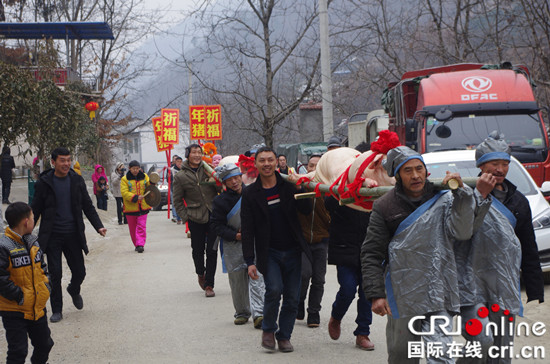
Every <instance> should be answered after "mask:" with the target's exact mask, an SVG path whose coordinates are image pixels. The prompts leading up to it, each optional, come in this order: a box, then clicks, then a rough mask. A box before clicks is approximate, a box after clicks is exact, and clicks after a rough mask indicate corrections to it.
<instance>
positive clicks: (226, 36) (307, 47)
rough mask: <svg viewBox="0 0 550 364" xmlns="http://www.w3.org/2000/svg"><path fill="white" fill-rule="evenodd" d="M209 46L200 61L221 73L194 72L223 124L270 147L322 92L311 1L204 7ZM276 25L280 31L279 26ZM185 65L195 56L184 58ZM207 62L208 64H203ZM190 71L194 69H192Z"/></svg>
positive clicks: (261, 0)
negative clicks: (217, 105)
mask: <svg viewBox="0 0 550 364" xmlns="http://www.w3.org/2000/svg"><path fill="white" fill-rule="evenodd" d="M195 17H196V18H200V20H201V21H200V22H199V23H200V24H201V25H200V29H197V32H202V33H203V34H205V36H204V38H203V39H204V41H205V47H204V48H203V49H202V50H201V55H200V57H201V58H202V59H205V60H207V62H208V63H209V64H210V65H211V64H216V65H217V66H216V67H217V69H218V72H213V73H210V74H204V73H201V72H200V71H198V70H197V69H196V67H197V66H196V65H194V66H193V69H192V72H193V74H194V76H195V77H196V78H197V79H198V80H199V83H200V85H201V86H202V87H204V88H206V89H208V90H211V91H213V92H214V93H215V94H216V95H217V97H218V99H219V100H223V101H224V102H223V107H224V120H225V121H227V122H229V124H231V126H232V127H236V128H237V129H239V130H241V131H244V132H250V133H253V134H256V135H257V136H259V137H261V138H262V139H263V140H264V141H265V143H266V144H267V145H269V146H273V145H274V139H275V136H277V135H279V134H284V132H285V130H287V129H288V128H289V127H290V125H289V116H290V115H291V114H292V113H293V112H294V111H295V110H296V109H297V108H298V106H299V104H300V103H301V102H302V101H303V100H304V99H305V98H306V97H307V96H308V95H309V94H311V92H312V91H313V90H314V89H315V88H316V87H318V85H319V82H318V67H319V61H320V53H319V48H318V45H317V41H318V34H317V30H316V27H315V25H316V19H317V8H316V5H315V4H313V2H310V1H297V2H294V1H287V0H284V1H283V0H277V1H276V0H242V1H233V2H230V4H228V5H221V4H218V5H217V6H213V5H210V3H208V2H205V4H204V5H203V7H202V8H201V10H200V11H199V12H197V13H196V14H195ZM275 24H276V26H275ZM182 57H183V58H184V59H185V61H186V62H185V63H186V64H189V62H190V61H191V57H190V56H189V55H187V54H183V55H182ZM205 63H206V62H205ZM188 69H190V70H191V68H190V67H188Z"/></svg>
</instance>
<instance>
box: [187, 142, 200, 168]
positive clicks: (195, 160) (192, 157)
mask: <svg viewBox="0 0 550 364" xmlns="http://www.w3.org/2000/svg"><path fill="white" fill-rule="evenodd" d="M201 160H202V149H201V148H199V147H195V148H191V151H190V152H189V158H188V161H189V165H190V166H191V167H193V168H196V167H198V166H199V164H200V163H201Z"/></svg>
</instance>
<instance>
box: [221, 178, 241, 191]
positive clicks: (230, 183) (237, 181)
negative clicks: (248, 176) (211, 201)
mask: <svg viewBox="0 0 550 364" xmlns="http://www.w3.org/2000/svg"><path fill="white" fill-rule="evenodd" d="M223 183H225V185H226V186H227V188H230V189H232V190H233V191H235V192H237V193H238V194H241V192H242V190H243V178H242V176H241V175H238V176H233V177H229V178H228V179H226V180H225V181H223Z"/></svg>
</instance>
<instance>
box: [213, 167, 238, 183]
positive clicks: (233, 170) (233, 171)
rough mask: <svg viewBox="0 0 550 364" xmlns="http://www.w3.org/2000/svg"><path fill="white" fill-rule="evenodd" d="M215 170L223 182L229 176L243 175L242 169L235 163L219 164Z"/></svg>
mask: <svg viewBox="0 0 550 364" xmlns="http://www.w3.org/2000/svg"><path fill="white" fill-rule="evenodd" d="M215 171H216V176H217V177H218V179H220V180H221V181H222V182H223V181H225V180H226V179H228V178H231V177H234V176H240V175H242V173H241V170H240V169H239V167H238V166H237V165H236V164H235V163H228V164H224V165H223V166H218V167H216V169H215Z"/></svg>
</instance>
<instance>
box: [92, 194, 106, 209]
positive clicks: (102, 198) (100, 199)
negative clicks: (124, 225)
mask: <svg viewBox="0 0 550 364" xmlns="http://www.w3.org/2000/svg"><path fill="white" fill-rule="evenodd" d="M95 198H96V199H97V208H98V209H100V210H105V211H107V193H101V194H99V193H98V194H97V195H95Z"/></svg>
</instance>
